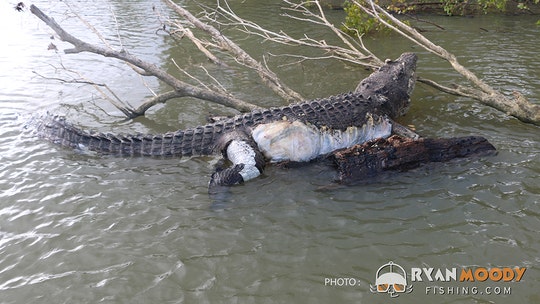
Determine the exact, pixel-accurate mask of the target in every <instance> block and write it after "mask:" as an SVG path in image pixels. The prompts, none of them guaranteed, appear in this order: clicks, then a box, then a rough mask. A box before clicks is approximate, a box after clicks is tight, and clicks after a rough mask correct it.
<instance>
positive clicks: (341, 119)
mask: <svg viewBox="0 0 540 304" xmlns="http://www.w3.org/2000/svg"><path fill="white" fill-rule="evenodd" d="M416 61H417V56H416V55H415V54H414V53H404V54H402V55H401V56H400V57H399V58H397V59H396V60H387V61H386V62H385V64H384V65H383V66H381V67H380V68H379V69H378V70H376V71H375V72H373V73H372V74H371V75H370V76H368V77H367V78H365V79H364V80H362V81H361V82H360V84H359V85H358V87H357V88H356V90H355V91H353V92H349V93H344V94H339V95H334V96H330V97H327V98H320V99H314V100H309V101H305V102H301V103H295V104H291V105H287V106H283V107H274V108H268V109H257V110H253V111H251V112H249V113H244V114H239V115H237V116H234V117H231V118H225V119H222V120H218V121H216V122H213V123H209V124H206V125H202V126H197V127H194V128H189V129H185V130H178V131H174V132H168V133H164V134H157V135H150V134H131V135H123V134H121V135H115V134H109V133H107V134H105V133H99V132H88V131H85V130H83V129H81V128H79V127H76V126H75V125H73V124H71V123H69V122H67V121H66V119H65V118H63V117H59V116H53V115H51V114H48V115H46V116H45V118H42V119H41V120H40V123H39V124H38V126H37V127H36V130H37V134H38V136H39V137H41V138H45V139H47V140H49V141H51V142H53V143H56V144H59V145H62V146H67V147H71V148H75V149H83V150H89V151H94V152H97V153H103V154H109V155H117V156H161V157H187V156H197V155H213V154H220V153H221V154H222V155H223V156H224V157H225V158H227V159H228V160H229V161H230V162H231V163H232V165H230V167H228V168H226V169H219V170H217V171H216V172H215V173H213V174H212V177H211V181H210V186H215V185H227V186H228V185H234V184H239V183H243V182H245V181H247V180H250V179H253V178H256V177H257V176H259V175H260V174H261V173H262V172H263V169H264V167H265V165H266V163H267V162H282V161H291V162H307V161H310V160H313V159H315V158H318V157H320V156H324V155H326V154H328V153H331V152H333V151H335V150H338V149H342V148H347V147H351V146H353V145H355V144H361V143H363V142H366V141H369V140H372V139H375V138H386V137H388V136H390V135H391V134H392V133H393V132H394V133H395V131H396V130H404V127H402V126H401V125H399V124H397V123H396V122H394V119H395V118H397V117H398V116H400V115H403V114H404V113H405V112H406V111H407V110H408V108H409V106H410V94H411V92H412V90H413V88H414V85H415V80H416V76H415V70H416Z"/></svg>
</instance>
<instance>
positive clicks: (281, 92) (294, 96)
mask: <svg viewBox="0 0 540 304" xmlns="http://www.w3.org/2000/svg"><path fill="white" fill-rule="evenodd" d="M163 1H164V2H165V4H167V6H168V7H169V8H171V9H172V10H173V11H174V12H175V13H177V14H178V15H179V16H181V17H183V18H184V19H185V20H187V21H188V22H189V23H191V24H192V25H193V26H195V27H196V28H198V29H200V30H203V31H204V32H206V33H207V34H209V35H210V36H211V37H212V39H214V40H215V42H216V44H217V45H218V46H219V47H221V48H223V49H224V50H227V51H228V52H230V53H231V54H232V55H233V57H234V59H235V60H236V61H237V62H238V63H239V64H241V65H245V66H247V67H249V68H251V69H253V70H255V71H256V72H257V74H259V77H261V79H262V81H263V83H264V84H265V85H266V86H268V87H269V88H270V89H272V90H273V91H274V92H275V93H276V94H277V95H278V96H280V97H281V98H283V99H285V100H286V101H288V102H289V103H292V102H298V101H301V100H303V99H304V98H303V97H302V96H301V95H300V94H298V93H297V92H295V91H294V90H292V89H291V88H289V87H288V86H287V85H285V84H284V83H283V82H282V81H281V80H280V79H279V78H278V77H277V75H276V74H275V73H274V72H272V71H270V69H268V67H266V66H264V65H262V64H261V63H260V62H259V61H257V60H255V59H254V58H253V57H251V56H250V55H249V54H248V53H246V51H244V50H243V49H242V48H240V47H239V46H238V45H237V44H236V43H234V42H233V41H232V40H230V39H229V38H227V37H226V36H224V35H223V34H222V33H221V32H220V31H219V30H218V29H216V28H215V27H213V26H212V25H210V24H206V23H204V22H202V21H201V20H199V19H198V18H196V17H195V16H193V15H192V14H191V13H190V12H189V11H188V10H186V9H185V8H183V7H181V6H180V5H178V4H176V3H174V2H173V1H171V0H163ZM192 41H193V39H192Z"/></svg>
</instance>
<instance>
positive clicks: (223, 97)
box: [30, 5, 259, 118]
mask: <svg viewBox="0 0 540 304" xmlns="http://www.w3.org/2000/svg"><path fill="white" fill-rule="evenodd" d="M30 11H31V12H32V14H34V15H35V16H36V17H38V18H39V19H41V20H42V21H43V22H45V24H47V25H48V26H49V27H50V28H51V29H52V30H53V31H54V32H56V34H57V35H58V36H59V38H60V40H62V41H65V42H68V43H70V44H72V45H73V46H74V47H73V48H71V49H66V50H64V53H66V54H75V53H81V52H89V53H94V54H98V55H101V56H104V57H112V58H116V59H119V60H122V61H124V62H127V63H129V64H132V65H133V66H135V67H137V68H139V69H142V70H143V71H144V72H145V73H144V75H151V76H154V77H156V78H158V79H160V80H161V81H163V82H165V83H166V84H168V85H169V86H171V87H172V88H173V90H174V93H171V92H167V93H165V94H163V96H160V97H155V98H152V99H151V100H150V101H149V103H148V104H144V103H143V105H141V106H140V107H139V108H137V109H129V110H128V111H127V112H126V111H125V109H124V110H123V112H124V113H127V115H128V116H129V117H130V118H133V117H136V116H139V115H143V114H144V111H146V109H148V108H149V107H150V106H152V105H153V104H155V103H156V101H159V102H165V101H167V100H168V99H170V98H178V97H195V98H199V99H203V100H208V101H212V102H216V103H219V104H222V105H224V106H228V107H232V108H234V109H237V110H239V111H250V110H253V109H256V108H259V107H258V106H256V105H254V104H251V103H248V102H245V101H243V100H240V99H237V98H235V97H233V96H231V95H230V94H227V93H226V92H221V91H216V90H207V89H204V88H200V87H197V86H194V85H191V84H189V83H187V82H183V81H181V80H179V79H177V78H175V77H174V76H172V75H171V74H169V73H167V72H165V71H164V70H162V69H160V68H159V67H157V66H156V65H155V64H151V63H148V62H146V61H143V60H141V59H140V58H138V57H136V56H134V55H131V54H129V53H128V52H127V51H125V50H120V51H116V50H113V49H111V48H105V47H101V46H97V45H93V44H90V43H87V42H85V41H82V40H80V39H78V38H76V37H74V36H73V35H71V34H69V33H68V32H67V31H65V30H64V29H63V28H62V27H61V26H60V25H59V24H58V23H56V21H54V19H52V18H50V17H49V16H47V15H46V14H45V13H43V12H42V11H41V10H40V9H39V8H37V7H36V6H35V5H31V6H30ZM141 74H142V73H141Z"/></svg>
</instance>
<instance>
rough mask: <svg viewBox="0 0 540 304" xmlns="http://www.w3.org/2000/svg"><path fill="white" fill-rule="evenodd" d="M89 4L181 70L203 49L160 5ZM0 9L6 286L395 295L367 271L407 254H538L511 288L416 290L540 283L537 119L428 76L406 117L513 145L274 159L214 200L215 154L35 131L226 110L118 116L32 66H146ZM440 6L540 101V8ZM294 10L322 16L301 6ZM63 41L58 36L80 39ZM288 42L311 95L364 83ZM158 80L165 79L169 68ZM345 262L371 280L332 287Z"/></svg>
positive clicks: (201, 297) (450, 32)
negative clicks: (522, 11)
mask: <svg viewBox="0 0 540 304" xmlns="http://www.w3.org/2000/svg"><path fill="white" fill-rule="evenodd" d="M212 3H213V2H212ZM75 4H76V5H77V8H78V9H80V10H81V15H83V16H84V17H85V18H87V19H88V20H89V21H91V22H92V23H93V24H95V25H96V26H97V28H98V29H99V30H100V31H102V32H103V33H104V35H105V37H109V38H111V39H114V37H116V36H117V27H116V22H118V28H119V29H120V30H119V31H120V36H121V37H122V40H123V44H124V45H125V46H126V47H129V49H130V51H131V52H132V53H134V54H136V55H139V56H141V57H144V58H145V59H147V60H150V61H154V62H157V63H160V64H162V65H163V66H166V67H167V68H168V69H169V70H171V72H174V71H173V70H174V69H175V67H174V66H172V65H171V64H170V63H169V62H168V60H169V58H171V57H174V58H176V60H177V61H180V60H179V59H182V58H184V59H186V60H187V61H186V62H184V63H182V64H186V65H189V64H190V63H193V62H191V61H188V58H194V57H189V56H191V55H189V56H188V55H187V54H186V52H188V53H189V46H186V45H185V44H187V43H185V42H182V43H181V44H180V46H171V45H172V44H173V43H174V42H172V41H169V40H168V39H166V38H164V37H161V36H156V35H155V34H154V33H155V29H156V26H159V24H157V23H155V22H154V21H155V20H154V19H153V18H154V17H148V16H149V12H150V11H151V7H152V5H154V4H153V3H150V2H147V1H137V2H133V1H130V2H127V3H126V2H112V3H109V2H106V1H103V2H100V3H99V4H96V5H95V7H91V8H89V9H88V8H81V7H79V5H78V4H77V3H75ZM75 4H73V5H75ZM80 6H83V5H80ZM276 6H278V5H276V4H269V5H268V7H265V6H259V5H255V4H253V3H250V2H249V1H247V2H246V5H244V6H242V7H241V9H242V11H241V12H242V13H243V14H246V15H249V16H250V19H253V20H257V19H258V18H259V19H264V20H266V21H264V22H268V23H270V24H272V22H274V21H272V20H273V19H272V18H268V17H267V16H268V15H269V14H270V12H271V11H270V10H269V9H268V8H274V9H275V7H276ZM41 7H42V8H43V9H44V10H47V11H49V10H50V11H52V12H55V18H56V19H57V20H58V21H59V22H61V23H62V24H67V27H69V28H70V29H73V31H75V32H76V33H78V34H79V35H82V36H83V37H87V39H90V40H92V41H98V42H99V40H94V39H96V37H95V36H93V34H91V32H90V31H88V30H87V29H85V28H84V27H82V26H80V25H78V23H77V19H76V18H73V17H71V16H70V17H66V15H65V14H64V12H65V10H66V9H65V6H63V4H62V3H51V2H49V1H43V2H41ZM96 7H99V8H100V9H99V10H97V9H95V8H96ZM49 8H50V9H49ZM111 9H112V10H114V11H115V12H116V17H117V18H116V21H115V20H114V18H112V17H111V15H110V14H109V10H111ZM0 14H1V16H2V18H0V20H2V21H1V22H2V26H1V27H0V30H2V37H3V38H4V41H6V43H5V45H4V46H3V48H2V49H1V50H0V54H1V55H0V66H2V69H1V70H0V87H1V90H0V101H1V102H0V126H1V127H0V278H1V280H0V295H1V298H2V302H6V303H97V302H107V303H115V302H118V303H164V302H171V303H180V302H186V303H221V302H226V303H229V302H233V303H236V302H239V303H306V302H310V303H329V302H340V303H341V302H343V303H348V302H350V303H357V302H362V303H384V302H386V301H387V299H388V298H387V295H379V294H372V293H371V292H370V291H369V284H373V283H374V279H375V272H376V270H377V268H378V267H380V266H381V265H383V264H385V263H387V262H388V261H390V260H392V261H394V262H396V263H398V264H400V265H401V266H403V267H404V268H405V269H409V268H410V267H435V268H451V267H461V266H483V267H494V266H519V267H527V268H528V270H527V272H526V273H525V275H524V279H523V280H522V281H521V282H519V283H507V285H508V286H511V287H512V294H511V295H510V296H505V297H503V296H496V295H485V294H483V295H480V294H469V295H459V296H458V295H425V287H426V286H428V285H427V283H425V282H422V283H421V282H416V283H415V284H414V285H415V286H414V290H413V292H412V293H411V294H404V295H401V296H400V297H399V301H400V303H417V302H418V301H426V300H427V301H428V302H437V303H441V302H452V303H471V302H473V303H486V302H489V301H492V302H499V301H500V300H502V299H504V300H510V302H523V303H534V302H538V301H539V300H540V299H539V297H538V295H537V292H536V289H537V287H538V280H537V269H536V265H537V264H538V263H539V258H538V256H539V254H538V252H539V250H540V248H539V243H538V237H537V231H538V230H539V229H540V221H539V218H540V210H539V207H538V203H539V200H538V197H539V194H540V185H539V182H538V178H537V177H538V175H539V173H540V162H539V158H538V153H539V152H540V144H539V136H538V128H537V127H534V126H530V125H525V124H522V123H519V122H517V121H515V120H514V119H511V118H508V117H505V116H504V115H503V114H501V113H498V112H496V111H494V110H491V109H489V108H486V107H483V106H480V105H475V104H472V103H471V101H470V100H467V99H463V98H455V97H452V96H449V95H442V94H440V93H437V92H434V91H433V90H432V89H430V88H427V87H425V86H422V85H418V87H417V88H416V90H415V93H414V100H413V106H412V108H411V110H410V113H409V114H408V115H407V116H406V117H404V118H403V122H404V123H407V124H414V125H415V126H416V128H417V130H418V131H419V132H420V133H423V134H426V135H428V136H461V135H470V134H477V135H482V136H485V137H487V138H488V139H489V140H490V141H491V142H492V143H493V144H494V145H495V146H496V147H497V149H498V151H499V153H498V155H497V156H494V157H485V158H477V159H469V160H458V161H453V162H450V163H445V164H431V165H428V166H424V167H422V168H419V169H416V170H413V171H410V172H404V173H399V174H389V175H386V176H382V177H380V178H378V179H377V180H375V181H372V182H370V183H365V184H361V185H355V186H336V185H333V184H332V182H331V181H332V179H333V178H334V174H335V173H334V172H333V170H332V168H330V167H328V166H327V165H326V164H312V165H308V166H305V167H300V168H291V169H283V168H278V167H276V166H270V167H269V168H268V169H267V171H266V172H265V174H263V176H262V177H261V178H259V179H256V180H254V181H252V182H250V183H247V184H245V185H242V186H238V187H234V188H232V189H231V190H230V192H229V193H227V194H226V199H225V200H224V201H221V202H216V201H212V199H211V197H209V196H208V194H207V188H206V185H207V182H208V178H209V176H210V174H211V172H212V170H213V165H214V163H215V162H216V159H215V158H211V157H201V158H192V159H181V160H179V159H156V158H112V157H102V156H91V155H81V154H77V153H75V152H74V151H71V150H66V149H63V148H60V147H57V146H53V145H51V144H49V143H46V142H42V141H40V140H38V139H36V138H34V137H32V135H31V134H29V133H28V132H26V131H24V129H23V125H24V122H25V117H27V116H28V115H29V114H31V113H33V112H37V111H47V110H48V111H51V112H55V113H65V114H67V117H68V119H69V120H70V121H74V122H75V123H76V124H79V125H81V126H84V127H86V128H98V129H100V130H101V131H115V132H163V131H165V130H172V129H175V128H177V126H178V125H179V124H180V125H183V126H185V125H193V124H197V123H200V122H202V121H203V120H204V116H205V115H206V114H207V113H208V112H211V111H214V112H215V111H221V110H222V109H220V108H219V107H215V106H211V105H205V104H201V103H196V102H193V101H178V102H174V103H170V104H167V105H166V106H162V107H160V108H159V109H156V110H153V111H151V112H150V113H149V114H148V115H147V119H138V120H136V121H123V120H122V119H121V118H119V117H120V116H113V117H110V116H107V115H105V114H104V113H103V111H101V110H100V109H99V108H98V107H97V106H96V105H94V104H99V105H100V106H101V107H105V109H106V110H107V111H113V113H114V109H110V108H108V107H107V106H106V105H105V103H104V102H103V101H102V100H101V98H100V97H99V96H98V95H96V93H95V91H94V90H93V89H92V88H90V87H87V86H81V85H67V84H60V83H58V82H55V81H51V80H45V79H43V78H41V77H39V76H37V75H36V74H35V73H33V71H38V72H39V73H42V74H43V75H47V76H49V77H54V76H55V75H57V74H56V73H62V72H60V71H57V70H56V69H55V68H57V67H58V66H59V64H60V63H59V62H60V61H61V62H62V64H64V65H66V66H69V68H76V69H77V70H78V71H80V72H81V73H84V74H85V75H86V76H87V77H90V78H92V79H94V80H96V81H99V82H106V83H108V84H110V85H111V86H112V87H113V88H114V89H115V90H116V91H117V93H118V94H120V95H121V96H123V97H124V98H126V100H129V101H130V102H133V103H137V102H138V101H140V100H142V99H143V98H144V97H145V96H150V94H151V93H150V92H149V91H148V90H147V89H146V88H145V87H144V85H143V84H141V82H140V79H139V76H137V75H133V73H132V71H130V68H129V67H126V66H125V65H123V64H122V63H119V62H116V61H114V60H109V59H102V58H99V57H97V56H93V55H88V54H79V55H71V56H67V55H63V54H62V53H60V52H59V53H56V52H53V51H47V50H46V48H47V45H48V44H49V43H51V39H50V31H49V30H48V29H47V28H45V26H44V25H43V24H41V23H40V22H38V21H37V19H35V18H33V17H32V16H30V15H29V14H28V13H25V14H15V12H14V11H12V8H11V7H10V5H9V4H6V3H2V4H1V9H0ZM332 14H341V13H340V12H332ZM152 16H153V15H152ZM276 18H278V17H276ZM426 18H427V17H426ZM432 19H433V20H432V21H435V22H437V23H439V24H441V25H443V26H444V27H445V28H446V31H444V32H430V33H427V35H428V36H430V37H432V38H434V39H437V41H438V43H440V44H441V45H443V46H444V47H446V48H448V49H449V50H451V51H453V52H455V53H456V54H459V55H460V58H461V61H462V62H463V63H464V64H465V65H467V66H469V67H470V68H471V70H473V71H475V72H477V73H478V74H479V75H481V77H483V78H484V79H485V80H486V81H488V82H489V83H492V84H494V85H495V86H497V87H500V88H501V89H502V90H503V91H506V92H509V91H512V90H519V91H521V92H523V93H524V94H528V95H529V96H530V97H531V98H532V99H533V100H535V99H534V98H535V96H536V95H537V94H538V92H540V83H539V81H538V79H539V76H540V75H539V71H540V64H539V63H538V61H537V60H536V59H535V57H536V56H535V54H536V52H537V46H538V45H539V39H540V36H539V35H538V29H537V28H535V27H533V26H532V23H533V22H534V18H531V19H530V20H529V19H528V18H526V17H519V18H516V17H481V18H472V19H460V18H438V17H432ZM278 20H279V19H278ZM279 24H280V25H281V26H283V27H284V29H286V27H291V30H294V31H299V32H302V31H304V29H303V28H302V27H301V26H300V25H298V24H294V23H292V22H291V23H290V24H287V23H283V22H279ZM134 26H135V27H136V30H134V29H133V27H134ZM128 27H129V29H130V30H126V28H128ZM480 28H483V29H487V30H488V32H486V31H484V30H479V29H480ZM305 30H306V31H313V29H311V28H309V29H305ZM53 43H55V44H57V45H58V47H59V49H63V48H66V47H69V46H67V45H65V44H63V43H62V42H59V41H57V40H54V41H53ZM242 43H243V44H244V46H245V47H246V48H251V49H254V50H256V52H257V51H260V49H261V44H260V43H259V42H250V41H249V40H242ZM250 43H251V44H250ZM370 44H373V45H374V46H373V47H374V48H377V49H378V51H380V52H382V53H384V54H387V56H388V57H396V56H397V55H399V52H400V51H401V50H397V48H396V46H398V45H402V46H403V48H402V49H409V48H411V47H412V46H410V45H409V44H408V42H406V41H401V40H399V39H396V38H395V37H391V38H380V37H379V38H377V39H376V41H371V42H370ZM263 48H264V47H263ZM269 48H270V47H269ZM271 48H272V51H273V52H279V50H280V48H279V47H275V46H272V47H271ZM412 48H413V50H414V51H417V52H419V53H420V62H419V64H420V66H419V70H420V72H422V73H424V74H425V75H426V76H429V77H431V78H435V79H442V80H448V79H451V78H450V77H451V76H452V75H453V73H448V69H447V66H446V64H445V63H441V62H440V61H438V60H437V59H436V58H434V57H432V56H431V55H428V54H426V53H425V52H424V51H421V50H418V49H416V48H415V47H412ZM286 51H287V52H289V51H290V49H287V50H286ZM193 56H195V55H193ZM274 60H276V61H272V60H270V64H275V65H276V67H273V68H274V69H275V70H276V71H285V72H284V78H285V79H286V81H287V82H288V83H291V84H292V85H293V86H297V87H299V88H300V89H299V90H300V91H301V93H302V94H304V95H305V96H324V95H329V94H332V93H336V92H338V91H344V90H348V89H349V88H353V87H355V86H356V82H357V81H358V79H360V78H362V77H364V76H365V74H366V71H364V70H362V69H355V68H351V67H347V68H345V66H344V65H343V64H341V63H332V62H306V63H303V64H302V65H298V64H297V65H292V66H286V67H283V70H280V69H279V68H278V67H277V65H278V64H281V63H282V62H280V60H283V59H279V58H278V59H274ZM215 70H216V71H217V72H218V73H221V74H219V76H218V77H221V78H222V79H227V81H226V82H224V83H226V84H227V86H230V89H231V91H234V92H242V93H241V94H242V95H243V97H244V98H251V99H254V100H257V101H260V102H261V103H274V102H275V104H279V101H278V100H276V98H275V97H274V96H273V95H271V93H268V92H267V91H266V90H259V85H258V84H256V83H255V82H254V81H253V79H254V75H251V74H249V73H247V72H245V71H240V70H235V69H234V68H231V69H223V70H220V69H215ZM62 75H65V74H62ZM148 85H149V86H150V87H151V88H153V89H154V90H156V91H159V90H165V89H166V88H161V87H160V86H159V85H158V84H157V83H156V82H152V81H149V84H148ZM536 101H537V99H536ZM92 102H94V104H92ZM178 120H181V122H180V123H179V122H178ZM336 277H345V278H355V279H356V280H358V283H359V284H358V285H357V286H354V287H351V286H348V287H347V286H342V287H339V286H325V284H324V282H325V278H336ZM440 285H443V284H442V283H441V284H440ZM455 285H456V284H454V285H452V286H454V287H455ZM457 285H459V284H457ZM465 285H466V286H476V285H474V284H472V283H467V284H465ZM485 285H486V284H484V285H481V286H485ZM492 285H493V284H492ZM495 285H497V286H499V285H502V286H505V285H504V284H495ZM459 286H461V285H459Z"/></svg>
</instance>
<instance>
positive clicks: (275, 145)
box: [252, 113, 392, 162]
mask: <svg viewBox="0 0 540 304" xmlns="http://www.w3.org/2000/svg"><path fill="white" fill-rule="evenodd" d="M366 118H367V119H366V123H365V124H364V125H363V126H361V127H348V128H347V129H346V130H345V131H340V130H330V129H324V128H322V129H318V128H316V127H315V126H312V125H309V124H305V123H303V122H301V121H293V122H289V121H287V120H282V121H276V122H272V123H267V124H261V125H258V126H257V127H255V128H254V129H253V132H252V137H253V140H254V141H255V142H256V143H257V145H258V147H259V149H260V151H261V152H262V153H263V154H264V156H265V157H266V158H268V159H269V160H270V161H271V162H280V161H294V162H305V161H309V160H312V159H315V158H317V157H318V156H321V155H325V154H327V153H330V152H332V151H335V150H337V149H343V148H347V147H351V146H353V145H355V144H360V143H363V142H366V141H369V140H372V139H375V138H381V137H382V138H384V137H388V136H390V134H391V132H392V121H391V120H390V119H388V118H386V117H381V116H377V115H371V114H369V113H368V114H366Z"/></svg>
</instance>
